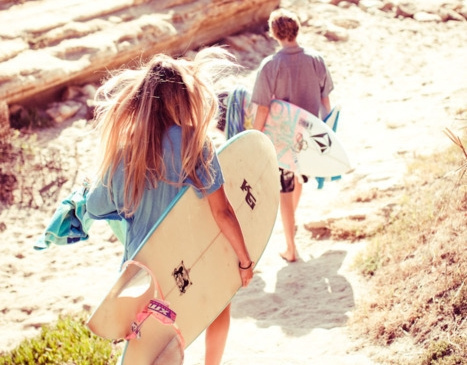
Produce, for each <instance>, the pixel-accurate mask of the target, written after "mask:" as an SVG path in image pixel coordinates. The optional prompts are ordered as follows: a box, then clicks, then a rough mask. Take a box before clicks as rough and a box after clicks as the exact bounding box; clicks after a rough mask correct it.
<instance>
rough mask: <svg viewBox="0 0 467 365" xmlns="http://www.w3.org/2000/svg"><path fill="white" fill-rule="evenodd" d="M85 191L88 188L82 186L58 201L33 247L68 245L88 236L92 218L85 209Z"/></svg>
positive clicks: (41, 248) (38, 248) (39, 248)
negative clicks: (49, 219)
mask: <svg viewBox="0 0 467 365" xmlns="http://www.w3.org/2000/svg"><path fill="white" fill-rule="evenodd" d="M87 192H88V189H87V188H86V187H82V188H80V189H78V190H75V191H73V192H72V193H71V194H70V195H69V196H68V197H66V198H65V199H64V200H63V201H62V202H61V203H60V205H59V206H58V208H57V209H56V211H55V213H54V215H53V216H52V219H51V221H50V223H49V225H48V226H47V228H46V229H45V231H44V233H43V234H42V235H41V236H40V237H39V238H38V240H37V241H36V242H35V244H34V249H36V250H43V249H46V248H48V247H49V246H50V244H52V243H54V244H56V245H68V244H71V243H75V242H79V241H84V240H87V239H88V238H89V235H88V232H89V229H90V228H91V225H92V223H93V220H92V219H91V217H90V216H89V215H88V214H87V211H86V195H87Z"/></svg>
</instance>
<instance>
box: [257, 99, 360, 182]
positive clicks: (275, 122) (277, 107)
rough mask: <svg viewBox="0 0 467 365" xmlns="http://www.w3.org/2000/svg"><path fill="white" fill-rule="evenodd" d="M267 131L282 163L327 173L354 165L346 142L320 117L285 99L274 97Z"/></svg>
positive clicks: (319, 174) (295, 168)
mask: <svg viewBox="0 0 467 365" xmlns="http://www.w3.org/2000/svg"><path fill="white" fill-rule="evenodd" d="M264 133H265V134H266V135H267V136H268V137H269V138H270V139H271V141H272V142H273V144H274V147H275V148H276V152H277V158H278V161H279V166H280V167H282V168H284V169H286V170H290V171H294V172H296V173H298V174H301V175H306V176H311V177H327V176H335V175H340V174H343V173H346V172H347V171H349V170H350V169H351V165H350V161H349V158H348V156H347V152H346V151H345V149H344V146H343V145H342V143H341V142H340V140H339V139H338V137H337V135H336V134H335V133H334V131H333V130H332V129H331V128H329V127H328V126H327V125H326V123H324V122H323V121H322V120H320V119H319V118H317V117H315V116H314V115H313V114H311V113H309V112H307V111H306V110H304V109H302V108H299V107H298V106H296V105H294V104H291V103H288V102H285V101H283V100H272V101H271V104H270V106H269V115H268V118H267V120H266V124H265V126H264Z"/></svg>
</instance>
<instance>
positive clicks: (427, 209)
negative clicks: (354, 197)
mask: <svg viewBox="0 0 467 365" xmlns="http://www.w3.org/2000/svg"><path fill="white" fill-rule="evenodd" d="M448 135H449V133H448ZM453 136H454V135H453V134H451V135H450V138H451V137H453ZM451 139H452V140H453V142H454V143H455V144H456V145H457V146H453V148H451V149H450V150H449V151H447V152H446V153H443V154H439V155H435V156H431V157H430V158H423V159H422V158H420V159H418V161H417V163H416V164H414V165H412V166H411V171H410V179H409V180H410V182H407V186H406V189H405V194H404V195H403V196H402V197H401V201H400V205H401V209H400V210H398V212H397V214H395V215H393V216H391V217H390V218H389V220H388V223H387V225H386V229H385V230H384V231H383V232H381V233H378V234H377V235H375V236H374V238H373V239H372V241H371V243H370V244H369V247H368V251H367V252H366V253H365V254H364V255H363V256H361V257H360V259H359V263H358V264H359V267H360V268H361V271H362V272H363V273H364V274H366V275H368V276H370V277H371V278H370V279H369V280H370V285H371V287H372V290H371V291H372V292H371V293H369V295H368V297H369V298H371V299H370V300H369V301H367V302H365V303H362V305H361V306H360V307H359V308H358V310H357V311H356V313H355V316H354V318H353V320H352V324H353V326H352V327H353V329H355V330H356V331H357V332H358V333H359V334H362V333H363V334H365V335H366V336H367V337H369V338H370V339H371V340H372V341H373V342H374V343H375V344H380V345H385V346H386V345H390V344H392V343H393V342H395V341H400V340H401V339H404V338H410V341H413V342H414V343H415V344H417V345H418V346H421V347H423V348H425V349H426V352H425V353H424V354H423V355H421V356H420V355H419V356H415V357H413V358H412V360H411V361H413V362H412V363H413V364H423V365H434V364H444V365H455V364H467V250H466V243H467V230H466V223H467V181H466V175H465V169H466V161H467V154H465V149H463V146H462V142H461V141H460V139H455V138H454V139H453V138H451ZM461 146H462V147H461ZM459 147H461V148H462V149H461V154H459ZM462 154H464V155H462ZM459 166H460V167H459ZM448 171H451V172H455V173H449V174H446V172H448ZM404 363H406V362H404Z"/></svg>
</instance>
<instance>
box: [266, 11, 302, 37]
mask: <svg viewBox="0 0 467 365" xmlns="http://www.w3.org/2000/svg"><path fill="white" fill-rule="evenodd" d="M268 24H269V31H270V33H271V35H272V36H273V37H274V38H276V39H278V40H287V41H289V42H290V41H293V40H294V39H295V38H297V35H298V30H299V29H300V22H299V20H298V17H297V15H296V14H295V13H293V12H291V11H288V10H285V9H277V10H274V11H273V12H272V13H271V15H270V16H269V20H268Z"/></svg>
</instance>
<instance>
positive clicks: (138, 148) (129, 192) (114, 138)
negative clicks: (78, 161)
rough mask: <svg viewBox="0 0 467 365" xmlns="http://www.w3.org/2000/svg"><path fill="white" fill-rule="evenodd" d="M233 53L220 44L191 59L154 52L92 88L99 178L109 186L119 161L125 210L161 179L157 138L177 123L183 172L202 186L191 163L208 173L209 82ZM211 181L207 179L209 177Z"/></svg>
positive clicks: (212, 103)
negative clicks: (139, 64)
mask: <svg viewBox="0 0 467 365" xmlns="http://www.w3.org/2000/svg"><path fill="white" fill-rule="evenodd" d="M232 60H233V56H232V55H231V54H230V53H228V52H227V51H225V50H224V49H222V48H219V47H211V48H206V49H204V50H202V51H200V52H198V54H197V55H196V56H195V58H194V60H192V61H190V60H187V59H182V58H180V59H174V58H172V57H170V56H167V55H163V54H159V55H156V56H154V57H153V58H152V59H151V60H150V61H149V62H148V63H147V65H145V66H142V67H140V68H139V69H136V70H131V69H129V70H124V71H120V72H118V73H117V74H116V75H114V76H113V77H111V78H110V79H109V80H108V81H107V82H106V83H105V84H104V85H102V86H101V87H100V88H99V90H98V92H97V94H96V105H97V106H96V114H95V115H96V118H95V119H96V121H97V127H98V129H99V130H100V133H101V148H102V149H103V151H102V152H101V161H100V164H99V170H98V178H99V179H100V180H101V181H102V182H103V183H105V185H106V186H108V187H109V189H110V188H111V187H112V178H113V176H114V173H115V171H116V169H117V167H118V165H119V164H120V163H123V166H124V207H123V212H122V213H124V214H125V215H126V216H132V215H133V214H134V212H135V211H136V209H137V207H138V205H139V203H140V202H141V199H142V197H143V193H144V190H145V189H146V188H147V187H148V184H149V185H150V186H151V187H156V186H157V182H158V181H166V180H165V169H166V167H165V166H164V162H163V161H164V160H163V151H162V140H163V136H164V134H165V132H166V131H167V129H168V128H169V127H170V126H172V125H178V126H180V127H181V129H182V145H181V156H182V172H181V176H180V180H179V182H178V184H181V183H182V182H183V181H184V180H185V179H186V178H190V179H191V180H192V181H193V182H194V185H195V186H196V187H198V188H200V189H202V183H201V181H200V179H199V176H198V174H197V173H196V169H198V170H201V171H200V174H202V175H203V176H207V177H210V176H211V171H210V162H211V160H212V157H213V151H212V147H211V144H209V148H208V151H209V153H208V154H207V155H206V153H204V154H203V150H204V151H205V145H206V139H207V129H208V127H209V123H210V122H211V121H212V120H213V119H214V118H215V116H216V113H217V108H218V101H217V95H216V93H215V89H214V82H215V81H216V79H218V78H219V76H220V75H221V74H222V72H223V71H224V69H225V68H226V67H231V66H234V65H235V64H234V63H233V61H232ZM211 182H212V181H211Z"/></svg>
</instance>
